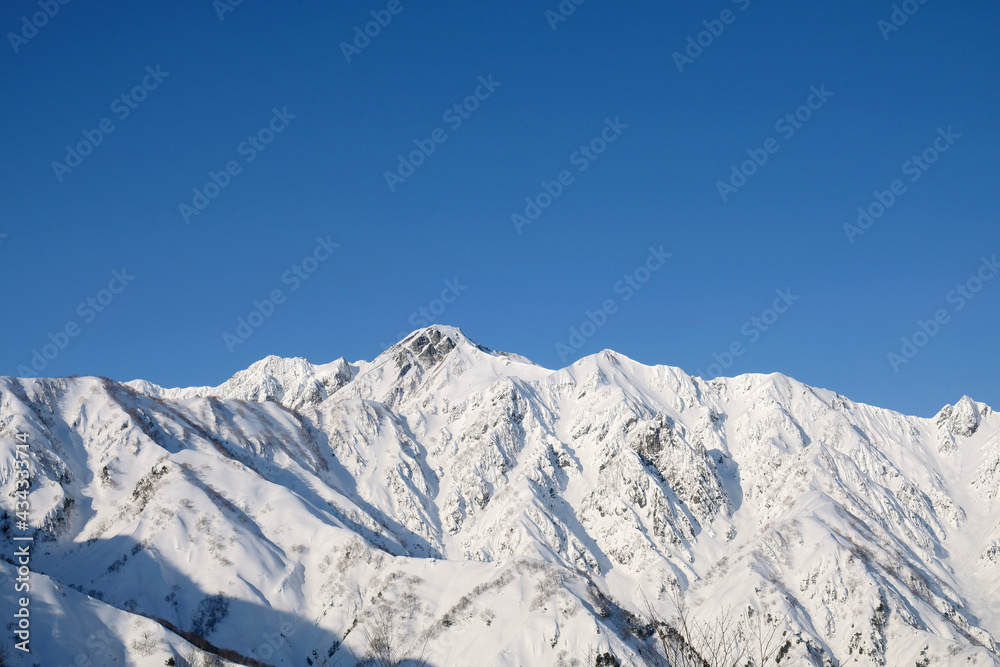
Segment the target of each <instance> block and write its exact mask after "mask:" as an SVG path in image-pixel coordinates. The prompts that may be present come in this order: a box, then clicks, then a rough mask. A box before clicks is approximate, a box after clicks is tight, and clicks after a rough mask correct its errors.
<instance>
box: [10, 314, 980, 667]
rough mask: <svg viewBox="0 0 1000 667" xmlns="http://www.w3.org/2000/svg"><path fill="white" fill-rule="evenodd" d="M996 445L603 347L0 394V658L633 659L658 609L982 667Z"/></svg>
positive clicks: (49, 383)
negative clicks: (395, 641) (544, 356)
mask: <svg viewBox="0 0 1000 667" xmlns="http://www.w3.org/2000/svg"><path fill="white" fill-rule="evenodd" d="M998 429H1000V418H998V417H997V415H996V414H995V413H994V412H993V411H992V410H991V409H990V408H989V407H988V406H986V405H984V404H981V403H977V402H975V401H973V400H972V399H970V398H969V397H962V398H961V400H959V401H957V403H956V404H955V405H948V406H945V407H944V408H943V409H942V410H941V411H940V413H939V414H938V415H936V416H935V417H934V418H931V419H924V418H918V417H911V416H906V415H902V414H899V413H897V412H893V411H890V410H885V409H881V408H876V407H872V406H868V405H863V404H859V403H855V402H852V401H850V400H849V399H847V398H845V397H843V396H841V395H839V394H837V393H835V392H832V391H827V390H825V389H816V388H813V387H809V386H807V385H804V384H802V383H800V382H797V381H795V380H793V379H791V378H788V377H785V376H783V375H780V374H772V375H757V374H750V375H741V376H739V377H735V378H720V379H716V380H711V381H705V380H702V379H700V378H695V377H691V376H689V375H687V374H686V373H685V372H684V371H682V370H681V369H679V368H672V367H668V366H644V365H642V364H639V363H637V362H635V361H632V360H631V359H628V358H627V357H624V356H622V355H620V354H617V353H615V352H612V351H610V350H605V351H603V352H600V353H598V354H595V355H592V356H589V357H586V358H584V359H581V360H580V361H578V362H576V363H574V364H573V365H571V366H569V367H567V368H563V369H561V370H549V369H545V368H542V367H540V366H538V365H536V364H534V363H532V362H530V361H529V360H527V359H525V358H523V357H521V356H518V355H513V354H506V353H502V352H496V351H492V350H489V349H488V348H486V347H484V346H482V345H479V344H478V343H476V342H474V341H472V340H470V339H469V338H467V337H466V336H465V335H464V334H463V333H462V332H461V331H460V330H459V329H457V328H453V327H447V326H433V327H429V328H426V329H421V330H418V331H415V332H414V333H412V334H411V335H410V336H408V337H407V338H405V339H404V340H403V341H401V342H400V343H398V344H396V345H394V346H393V347H391V348H389V349H388V350H386V351H385V352H383V353H382V354H381V355H380V356H379V357H378V358H376V359H375V360H374V361H372V362H356V363H348V362H346V361H345V360H344V359H342V358H341V359H338V360H337V361H334V362H332V363H329V364H325V365H319V366H316V365H313V364H311V363H309V362H308V361H306V360H304V359H298V358H296V359H283V358H278V357H268V358H266V359H264V360H262V361H259V362H257V363H255V364H253V365H252V366H251V367H250V368H248V369H247V370H245V371H242V372H240V373H237V374H236V375H234V376H233V377H232V378H230V379H229V380H228V381H227V382H225V383H223V384H222V385H220V386H218V387H195V388H185V389H164V388H162V387H159V386H156V385H154V384H151V383H149V382H146V381H142V380H136V381H133V382H129V383H116V382H113V381H111V380H107V379H104V378H54V379H20V378H13V377H2V378H0V454H2V456H3V463H2V464H0V483H2V485H3V488H4V489H5V493H4V494H3V495H2V497H0V504H2V508H3V511H4V512H5V515H4V523H5V527H4V532H3V540H4V542H5V546H4V549H3V554H4V555H3V558H4V559H5V560H7V561H8V562H0V583H2V586H0V590H2V598H3V600H4V605H5V607H4V608H5V609H8V610H12V609H15V608H16V604H17V602H16V600H17V598H18V597H20V596H22V595H25V593H15V591H14V584H13V582H14V579H15V577H16V576H17V575H16V565H14V564H12V563H11V562H9V561H10V560H11V559H12V556H13V553H14V550H15V548H16V547H15V543H14V542H13V541H12V540H11V537H12V535H14V534H15V532H16V531H15V530H14V528H13V525H12V518H13V516H14V512H15V503H16V501H17V498H16V496H15V495H14V490H15V479H16V478H15V469H14V467H13V465H12V461H13V459H14V448H15V443H16V440H15V434H16V433H24V434H27V438H28V442H29V444H30V450H29V451H30V454H29V456H30V460H31V468H32V471H33V480H32V485H31V491H30V494H29V501H30V507H31V510H30V511H31V520H30V523H31V525H32V527H33V529H34V532H33V535H34V537H35V542H34V544H33V555H32V562H31V568H32V571H33V574H32V578H31V591H30V593H27V595H30V596H31V610H32V622H33V625H32V628H33V641H32V653H31V655H30V656H26V655H19V652H18V651H12V652H13V653H15V656H14V658H15V659H22V662H23V664H32V665H34V664H37V665H44V666H46V667H49V666H60V667H61V666H63V665H73V664H77V665H82V664H94V665H163V664H164V663H165V661H166V660H167V659H168V658H171V657H174V658H175V659H176V660H177V661H178V664H184V663H183V662H182V660H183V658H184V657H185V656H187V654H188V653H187V652H189V651H190V650H191V648H192V647H191V645H190V643H189V642H188V640H189V639H191V637H192V634H191V633H193V634H194V635H198V636H200V637H204V638H205V639H206V640H207V641H209V642H210V643H211V644H213V645H214V646H215V647H218V648H220V649H228V650H231V651H235V652H236V653H238V654H241V655H243V656H247V657H251V658H254V659H256V660H258V661H259V664H267V665H295V666H296V667H299V666H303V665H327V666H329V665H353V664H356V663H357V662H358V661H359V660H361V659H362V657H363V656H364V655H365V653H366V648H367V647H366V642H365V637H366V631H367V630H368V629H369V628H370V627H372V626H371V624H372V623H373V620H372V619H373V616H372V615H373V613H374V612H375V611H376V610H378V609H379V608H383V607H384V608H387V609H389V610H390V611H391V612H392V613H393V614H395V617H396V622H397V623H398V624H399V626H400V628H402V630H401V633H400V634H401V636H404V635H405V638H406V642H407V643H408V644H412V652H413V654H414V655H413V657H416V655H417V654H420V653H422V654H423V657H425V658H427V660H428V664H430V665H432V666H434V667H440V666H445V665H476V666H479V665H495V666H498V667H499V666H504V667H514V666H517V665H566V666H569V665H585V666H587V667H590V666H592V665H594V664H595V656H596V655H599V654H603V653H605V652H608V653H611V654H613V655H615V656H616V657H617V659H618V660H620V661H621V663H622V664H623V665H625V664H634V665H643V664H652V663H650V662H649V661H650V658H649V656H650V652H651V651H653V650H655V636H652V637H651V636H649V635H648V627H647V626H645V625H644V620H643V617H645V616H648V613H649V611H650V609H651V610H652V611H653V612H654V613H655V614H657V615H658V616H661V617H662V618H664V619H667V620H669V619H671V618H673V615H674V613H675V611H676V610H675V608H674V604H675V601H676V599H677V595H678V594H677V593H671V591H680V593H679V595H681V596H683V598H684V599H685V600H686V601H687V603H688V605H689V607H690V608H691V609H692V613H693V614H694V616H695V617H696V618H698V619H703V620H705V621H710V620H711V619H713V618H717V617H718V616H719V615H721V614H723V613H724V612H725V610H726V609H737V610H740V609H746V608H747V607H751V608H752V609H753V610H756V611H765V612H767V613H770V614H771V615H772V617H773V618H775V619H779V620H778V621H776V622H778V623H780V625H781V630H782V632H784V633H785V634H784V635H783V637H784V638H787V642H788V644H789V645H788V647H787V649H786V655H785V662H783V664H788V665H847V664H877V665H907V666H909V665H915V664H920V665H959V664H960V665H998V664H1000V659H998V655H1000V646H998V644H997V640H996V638H997V637H998V636H1000V512H998V503H1000V499H998V495H1000V435H998ZM7 618H8V623H9V622H10V618H11V616H10V614H7ZM9 636H10V633H8V637H9ZM783 641H785V639H783ZM13 642H14V640H12V639H9V638H8V639H7V643H8V646H9V647H10V648H13ZM87 661H90V662H89V663H88V662H87ZM14 664H22V663H18V662H15V663H14ZM233 664H239V663H238V662H235V663H233ZM404 664H405V663H404Z"/></svg>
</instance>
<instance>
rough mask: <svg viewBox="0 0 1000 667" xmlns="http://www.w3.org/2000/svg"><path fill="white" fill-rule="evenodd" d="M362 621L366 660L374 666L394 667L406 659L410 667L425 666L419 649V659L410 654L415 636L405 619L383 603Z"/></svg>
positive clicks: (413, 646)
mask: <svg viewBox="0 0 1000 667" xmlns="http://www.w3.org/2000/svg"><path fill="white" fill-rule="evenodd" d="M367 616H368V619H367V622H366V623H365V644H366V647H367V649H368V656H367V660H368V663H369V664H371V665H373V667H397V666H398V665H401V664H403V661H404V660H405V661H406V664H407V665H413V667H426V665H427V661H426V660H425V659H424V658H423V651H422V650H421V651H420V656H421V657H419V658H414V657H412V655H411V654H413V653H414V652H415V645H416V643H417V639H416V638H414V637H413V636H412V635H411V634H410V632H409V631H408V630H407V628H406V622H407V621H408V620H409V617H407V618H401V617H400V616H399V615H398V614H397V613H396V611H395V610H394V609H393V608H392V607H391V606H390V605H389V604H388V603H386V602H381V603H380V604H378V605H376V606H375V608H374V609H371V610H370V611H369V612H368V614H367Z"/></svg>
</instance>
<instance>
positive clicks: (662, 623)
mask: <svg viewBox="0 0 1000 667" xmlns="http://www.w3.org/2000/svg"><path fill="white" fill-rule="evenodd" d="M669 596H670V600H671V602H672V603H673V606H674V616H673V617H672V618H671V619H670V621H668V620H666V619H664V618H663V617H662V616H660V615H658V614H657V613H656V612H654V611H653V609H652V606H651V605H650V604H649V601H647V602H646V609H647V614H648V616H649V618H650V620H651V622H652V624H653V627H654V628H655V630H656V635H657V639H658V640H659V642H660V648H661V650H662V651H663V655H664V657H665V658H666V659H667V662H668V663H669V664H670V665H671V667H746V666H748V665H749V666H752V667H769V666H770V665H777V664H778V660H779V656H780V655H781V647H782V639H783V638H784V637H785V635H786V634H787V631H786V630H782V628H783V627H784V625H785V620H786V618H787V615H786V616H782V617H781V618H778V617H775V616H774V615H773V614H771V612H770V611H769V610H768V609H767V608H766V607H765V609H764V610H763V611H758V610H756V609H754V608H753V607H750V606H748V607H747V608H746V610H745V611H743V612H742V613H740V614H738V615H734V614H733V612H732V609H731V608H728V607H727V608H726V609H724V610H723V611H722V612H721V613H720V614H719V615H718V616H716V617H714V618H712V619H709V620H699V619H697V618H696V617H695V616H694V615H693V614H692V612H691V609H690V607H689V606H688V605H687V602H686V600H685V599H684V594H683V593H682V592H681V591H680V590H679V589H670V593H669ZM779 630H781V632H780V634H779ZM651 664H653V663H651Z"/></svg>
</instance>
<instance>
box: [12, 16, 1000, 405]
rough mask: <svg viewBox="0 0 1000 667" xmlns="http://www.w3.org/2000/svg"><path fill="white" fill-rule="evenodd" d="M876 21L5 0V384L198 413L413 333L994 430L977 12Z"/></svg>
mask: <svg viewBox="0 0 1000 667" xmlns="http://www.w3.org/2000/svg"><path fill="white" fill-rule="evenodd" d="M903 4H904V5H905V7H904V6H902V5H897V6H898V7H899V9H898V11H896V10H894V8H893V4H892V3H891V2H885V3H882V2H860V1H849V2H843V3H794V4H791V3H781V4H780V5H776V4H775V3H764V2H760V1H759V0H749V1H748V0H739V2H730V1H729V0H725V1H723V0H719V1H717V2H711V3H698V4H697V5H696V6H690V7H687V6H684V7H677V6H675V3H667V4H664V3H653V2H640V3H629V4H628V5H627V6H624V7H623V6H621V5H620V4H619V3H611V2H607V1H602V0H587V1H586V2H584V3H583V4H581V5H574V4H573V3H572V2H564V3H563V4H562V8H563V11H564V12H565V13H566V14H568V15H567V16H563V15H561V14H557V12H559V11H560V3H559V2H557V1H556V0H550V1H548V2H530V3H522V4H515V5H514V6H509V4H508V3H442V4H432V3H421V2H412V0H398V2H392V3H390V2H388V0H387V1H386V2H382V1H381V0H379V1H377V2H348V3H329V4H328V3H289V4H286V5H280V6H277V5H275V4H274V3H262V2H250V1H247V2H242V3H240V4H239V5H235V6H232V5H229V4H223V0H220V2H216V3H213V2H211V1H210V0H199V1H197V2H193V1H184V2H176V3H126V2H115V1H109V2H104V3H100V4H95V3H83V2H69V3H68V4H66V5H59V4H58V3H57V2H56V1H55V0H51V2H49V3H47V2H46V0H42V2H41V4H39V2H38V1H37V0H36V1H35V2H29V1H27V0H14V1H12V2H9V3H5V4H4V6H3V8H2V10H0V28H2V31H3V33H4V34H5V36H6V37H5V40H4V44H3V45H2V46H0V68H2V70H0V71H2V76H3V91H4V104H3V106H2V110H0V114H2V115H0V121H2V124H0V126H2V137H3V139H2V144H0V182H2V183H3V186H2V189H0V211H2V217H0V234H4V235H5V236H3V237H0V279H2V280H3V281H4V283H5V285H6V289H5V290H4V294H5V297H6V304H5V307H4V309H3V310H4V317H5V318H6V321H5V326H4V327H3V333H2V334H0V336H2V341H3V344H2V347H0V350H2V352H0V374H7V375H18V374H24V373H23V372H19V368H22V369H28V370H32V372H33V373H37V374H41V375H69V374H81V375H106V376H109V377H112V378H114V379H118V380H130V379H133V378H137V377H142V378H146V379H149V380H151V381H154V382H157V383H159V384H163V385H167V386H176V385H199V384H217V383H220V382H222V381H224V380H225V379H226V378H227V377H228V376H229V375H231V374H232V373H233V372H235V371H237V370H240V369H242V368H245V367H246V366H248V365H249V364H250V363H252V362H253V361H255V360H257V359H259V358H261V357H263V356H266V355H268V354H278V355H283V356H303V357H306V358H308V359H310V360H312V361H314V362H317V363H320V362H326V361H330V360H332V359H334V358H336V357H339V356H342V355H343V356H346V357H347V358H348V359H360V358H365V359H371V358H373V357H374V356H375V355H377V354H378V353H379V351H380V349H381V346H382V344H386V345H387V344H390V343H392V342H394V341H395V340H396V339H398V337H399V334H401V333H402V332H408V331H410V330H412V329H414V328H416V326H419V325H421V324H422V323H423V322H424V321H425V318H424V316H423V315H422V314H421V312H422V311H421V309H423V312H424V313H426V314H427V315H429V319H430V320H433V321H438V322H441V323H447V324H453V325H456V326H460V327H462V328H463V330H464V331H465V332H466V333H467V334H468V335H470V336H471V337H473V338H475V339H477V340H479V341H480V342H482V343H484V344H486V345H488V346H490V347H493V348H496V349H504V350H511V351H516V352H519V353H521V354H524V355H526V356H528V357H530V358H532V359H534V360H535V361H537V362H538V363H540V364H543V365H546V366H550V367H560V366H562V365H566V364H568V363H571V362H572V361H574V360H576V359H578V358H580V357H582V356H585V355H587V354H592V353H594V352H597V351H600V350H602V349H604V348H611V349H614V350H617V351H619V352H621V353H623V354H625V355H628V356H630V357H632V358H634V359H637V360H639V361H642V362H644V363H648V364H654V363H662V364H669V365H673V366H680V367H681V368H684V369H685V370H687V371H688V372H690V373H695V372H698V371H700V372H701V373H702V374H703V375H706V376H712V375H720V374H722V375H734V374H739V373H745V372H774V371H778V372H782V373H785V374H788V375H791V376H793V377H796V378H798V379H800V380H802V381H804V382H807V383H810V384H813V385H817V386H822V387H828V388H831V389H835V390H837V391H840V392H841V393H843V394H845V395H847V396H849V397H851V398H854V399H856V400H860V401H864V402H869V403H874V404H878V405H883V406H886V407H890V408H894V409H898V410H902V411H904V412H908V413H913V414H919V415H925V416H929V415H932V414H933V413H934V412H936V410H937V409H938V408H939V407H940V406H942V405H943V404H945V403H953V402H955V401H956V400H957V399H958V398H959V397H960V396H961V395H962V394H963V393H967V394H969V395H971V396H973V397H974V398H976V399H977V400H980V401H985V402H987V403H991V404H992V405H993V406H995V407H996V406H1000V389H998V385H997V383H996V381H995V378H996V376H997V365H998V361H1000V351H998V349H997V345H996V330H997V325H998V324H1000V316H998V313H1000V308H998V306H1000V280H991V278H992V277H993V275H992V274H993V273H995V272H996V269H995V268H993V267H992V258H993V256H994V254H995V253H1000V238H998V233H997V225H996V192H997V186H996V175H997V166H996V164H997V163H996V160H997V157H996V156H997V155H998V154H1000V150H998V149H1000V122H998V114H997V109H998V108H1000V88H998V87H997V86H996V82H997V81H998V80H1000V76H998V74H1000V72H998V69H1000V67H998V63H1000V59H998V57H997V56H998V55H1000V54H998V48H1000V47H998V46H997V43H996V39H995V35H996V31H997V28H998V19H1000V7H998V6H997V5H996V3H990V2H985V1H979V2H966V3H945V2H940V1H936V0H927V2H926V3H925V4H919V3H918V2H916V0H912V1H911V2H910V3H903ZM46 7H47V8H48V11H49V13H50V14H54V15H53V16H51V17H50V16H45V15H44V11H45V9H46ZM570 8H574V11H573V12H572V13H571V14H570V13H569V11H568V10H569V9H570ZM56 9H57V10H58V11H56ZM228 10H231V11H228ZM905 10H910V12H911V13H910V14H907V13H906V12H905ZM894 11H896V14H895V16H894ZM39 12H42V14H39ZM372 12H374V15H373V14H372ZM394 12H395V13H394ZM220 17H221V18H220ZM556 17H558V18H556ZM904 18H905V22H904V21H903V19H904ZM563 19H565V20H563ZM893 19H895V24H893V23H892V21H893ZM378 20H381V21H382V22H383V23H385V25H384V26H382V25H377V24H375V23H371V24H370V25H367V26H366V24H369V23H370V22H372V21H378ZM26 21H27V23H26ZM880 21H881V22H882V23H881V24H880ZM897 24H898V25H897ZM39 25H40V27H38V26H39ZM366 27H367V30H368V31H369V33H371V34H373V35H374V36H373V37H367V38H364V37H359V36H358V33H359V32H360V33H362V34H363V33H364V31H365V29H366ZM896 28H898V29H896ZM689 38H690V41H689ZM355 40H357V41H356V42H355ZM699 41H700V42H701V45H699V44H698V43H699ZM344 44H349V45H352V46H344ZM123 96H124V98H123ZM456 105H458V108H457V109H456ZM789 114H791V116H790V117H788V115H789ZM107 130H110V132H108V131H107ZM67 147H70V149H72V150H71V152H70V154H68V151H67ZM432 149H433V150H432ZM413 151H417V153H416V154H414V153H413ZM399 156H403V158H404V160H405V162H406V163H407V164H405V165H401V164H400V157H399ZM914 157H916V158H917V160H919V161H920V162H919V163H917V162H914V161H913V158H914ZM411 158H412V159H411ZM748 160H749V161H750V162H748ZM754 160H756V162H754ZM54 163H58V164H54ZM413 163H417V164H415V165H414V164H413ZM734 169H735V170H736V173H735V174H734V171H733V170H734ZM387 172H389V173H391V174H394V175H392V176H387ZM740 172H742V173H740ZM722 184H725V185H722ZM196 190H197V192H196ZM894 190H895V191H894ZM526 198H527V200H528V201H526ZM879 200H881V201H879ZM532 206H538V207H539V208H538V209H537V210H535V209H534V208H532ZM543 207H544V208H543ZM859 207H861V208H862V210H863V211H865V210H867V211H868V212H869V213H870V214H872V217H871V218H862V224H863V225H864V227H865V228H862V227H860V226H858V225H857V220H858V217H859V212H858V208H859ZM512 216H522V217H513V219H512ZM529 218H534V219H533V220H529ZM850 224H853V225H855V226H856V227H857V228H856V229H853V230H852V228H850V227H848V228H847V229H845V225H850ZM667 255H669V257H667ZM984 258H985V260H986V262H985V263H984ZM114 272H118V274H117V275H115V273H114ZM272 296H278V299H277V301H278V303H273V304H272V303H268V302H271V297H272ZM88 299H90V300H93V301H92V302H90V303H88ZM255 301H256V302H257V304H256V305H255V303H254V302H255ZM446 302H447V303H446ZM779 311H782V312H779ZM254 312H258V313H262V314H259V315H252V313H254ZM588 312H589V315H588ZM240 318H243V319H244V320H247V321H248V322H247V324H246V325H241V324H240ZM588 322H590V324H588ZM921 322H923V325H921V324H920V323H921ZM598 325H600V326H598ZM574 331H576V332H577V334H574V333H573V332H574ZM71 334H72V335H71ZM245 334H249V335H245ZM931 334H933V335H931ZM904 338H905V339H906V340H905V341H904ZM47 345H48V346H49V347H48V348H46V347H45V346H47ZM908 346H910V347H908ZM36 351H37V352H38V354H37V355H36V354H35V352H36ZM46 353H47V356H48V357H51V358H45V356H46ZM734 353H735V354H734ZM890 355H896V356H895V357H893V356H890ZM33 361H34V364H35V368H36V369H37V368H39V367H41V370H34V369H32V362H33ZM712 364H715V365H714V366H713V365H712Z"/></svg>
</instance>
